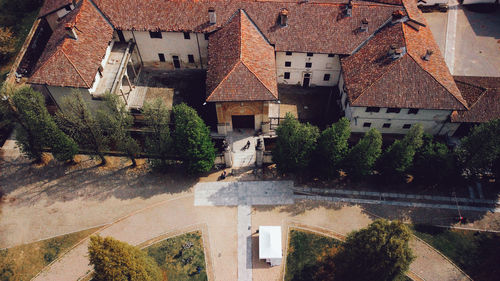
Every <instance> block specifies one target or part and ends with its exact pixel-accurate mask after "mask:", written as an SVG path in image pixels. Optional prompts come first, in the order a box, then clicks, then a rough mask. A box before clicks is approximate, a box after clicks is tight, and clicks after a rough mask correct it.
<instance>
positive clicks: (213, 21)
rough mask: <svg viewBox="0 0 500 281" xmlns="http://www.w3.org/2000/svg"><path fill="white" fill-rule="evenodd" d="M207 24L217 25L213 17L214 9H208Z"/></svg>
mask: <svg viewBox="0 0 500 281" xmlns="http://www.w3.org/2000/svg"><path fill="white" fill-rule="evenodd" d="M208 22H209V23H210V24H211V25H213V24H216V23H217V16H216V15H215V8H213V7H210V8H208Z"/></svg>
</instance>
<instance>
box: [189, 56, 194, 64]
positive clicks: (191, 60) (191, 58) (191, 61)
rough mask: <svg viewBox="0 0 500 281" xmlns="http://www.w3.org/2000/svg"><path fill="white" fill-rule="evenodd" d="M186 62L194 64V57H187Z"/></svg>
mask: <svg viewBox="0 0 500 281" xmlns="http://www.w3.org/2000/svg"><path fill="white" fill-rule="evenodd" d="M188 62H189V63H194V55H188Z"/></svg>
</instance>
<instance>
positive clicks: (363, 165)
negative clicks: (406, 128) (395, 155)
mask: <svg viewBox="0 0 500 281" xmlns="http://www.w3.org/2000/svg"><path fill="white" fill-rule="evenodd" d="M381 153H382V135H381V134H380V132H379V131H378V130H377V129H375V128H372V129H370V130H369V131H368V132H366V134H365V135H364V136H363V138H362V139H360V140H359V141H358V143H357V144H356V145H355V146H354V147H353V148H352V149H351V150H350V151H349V153H348V154H347V156H346V158H345V161H344V163H343V166H344V169H345V170H346V172H347V175H348V176H349V177H351V178H353V179H359V178H362V177H365V176H367V175H369V174H370V173H371V172H372V170H373V167H374V165H375V162H376V161H377V159H378V158H379V157H380V154H381Z"/></svg>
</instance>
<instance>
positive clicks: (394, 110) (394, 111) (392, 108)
mask: <svg viewBox="0 0 500 281" xmlns="http://www.w3.org/2000/svg"><path fill="white" fill-rule="evenodd" d="M399 112H401V108H395V107H389V108H388V109H387V113H399Z"/></svg>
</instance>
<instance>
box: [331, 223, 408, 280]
mask: <svg viewBox="0 0 500 281" xmlns="http://www.w3.org/2000/svg"><path fill="white" fill-rule="evenodd" d="M410 238H411V232H410V230H409V229H408V227H407V226H406V225H404V224H403V223H402V222H400V221H392V222H390V221H387V220H383V219H381V220H376V221H374V222H373V223H372V224H370V225H369V226H368V227H367V228H364V229H361V230H359V231H354V232H352V233H350V234H349V235H348V236H347V238H346V241H345V242H344V244H343V245H342V247H341V248H340V250H339V251H338V252H337V254H336V255H335V256H334V258H333V264H334V265H335V266H334V280H336V281H337V280H338V281H347V280H349V281H365V280H370V281H392V280H404V279H403V278H404V274H405V272H406V271H407V270H408V269H409V267H410V263H411V262H412V261H413V259H414V256H413V253H412V250H411V249H410V246H409V241H410Z"/></svg>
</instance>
